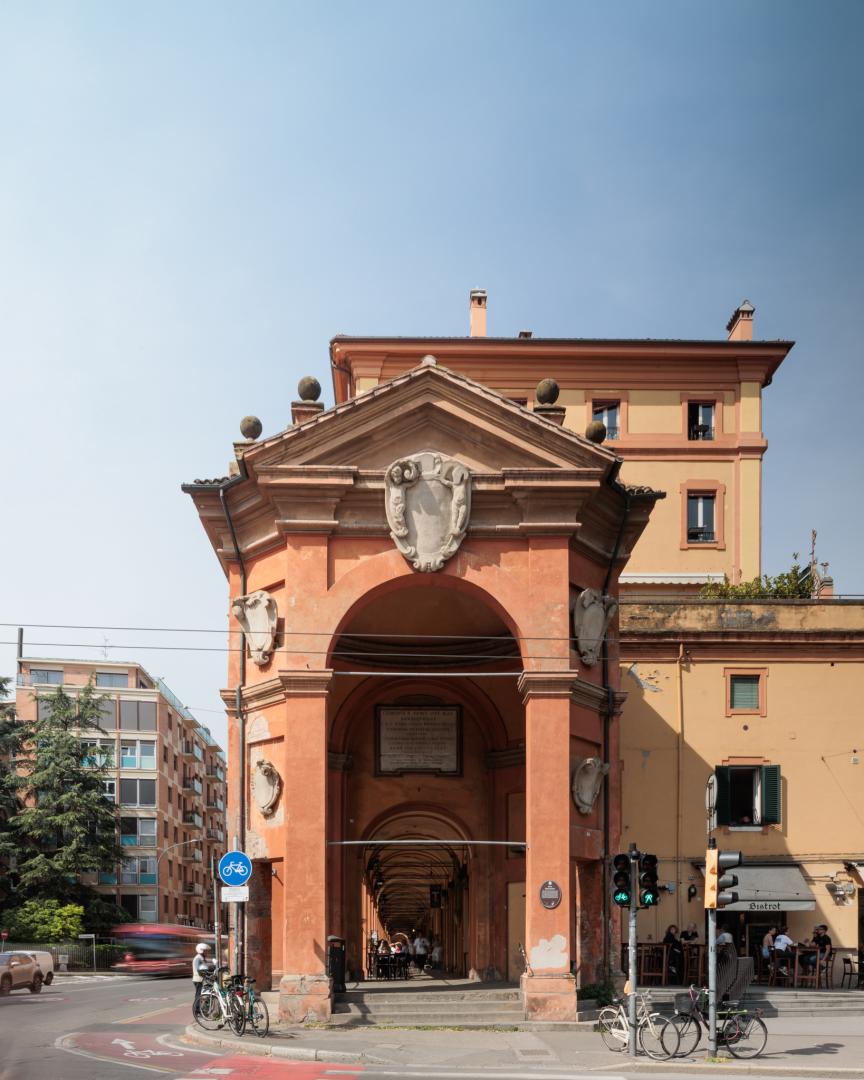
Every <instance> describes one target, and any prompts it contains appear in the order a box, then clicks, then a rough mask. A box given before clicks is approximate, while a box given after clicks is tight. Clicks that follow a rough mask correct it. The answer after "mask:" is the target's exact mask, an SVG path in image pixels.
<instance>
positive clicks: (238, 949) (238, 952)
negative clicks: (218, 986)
mask: <svg viewBox="0 0 864 1080" xmlns="http://www.w3.org/2000/svg"><path fill="white" fill-rule="evenodd" d="M234 847H235V849H236V848H239V847H240V838H239V837H237V836H235V837H234ZM232 907H233V908H234V974H235V975H239V974H240V971H241V966H240V965H241V958H242V955H243V949H242V943H241V941H240V918H241V916H240V912H241V910H242V909H241V907H240V905H239V904H233V905H232Z"/></svg>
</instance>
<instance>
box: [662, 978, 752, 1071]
mask: <svg viewBox="0 0 864 1080" xmlns="http://www.w3.org/2000/svg"><path fill="white" fill-rule="evenodd" d="M675 1010H676V1012H675V1016H674V1017H673V1018H672V1023H673V1024H674V1025H675V1027H676V1029H677V1031H678V1036H679V1042H678V1054H677V1056H678V1057H686V1056H687V1055H688V1054H692V1053H693V1052H694V1051H695V1050H696V1048H697V1047H698V1045H699V1042H700V1040H701V1038H702V1026H703V1025H704V1027H705V1031H706V1032H707V1031H708V1018H707V1016H706V1013H707V1010H708V991H707V989H706V988H704V987H701V988H700V987H696V986H691V987H690V989H689V991H688V992H687V993H686V994H676V995H675ZM767 1043H768V1029H767V1028H766V1027H765V1021H764V1020H763V1019H762V1010H761V1009H755V1010H754V1011H753V1012H750V1011H749V1010H748V1009H742V1008H740V1007H739V1006H736V1005H733V1004H731V1003H728V1002H724V1003H721V1004H720V1005H718V1007H717V1045H718V1046H725V1047H726V1049H727V1050H728V1051H729V1053H730V1054H731V1055H732V1057H737V1058H753V1057H758V1056H759V1055H760V1054H761V1053H762V1052H763V1050H764V1049H765V1047H766V1045H767Z"/></svg>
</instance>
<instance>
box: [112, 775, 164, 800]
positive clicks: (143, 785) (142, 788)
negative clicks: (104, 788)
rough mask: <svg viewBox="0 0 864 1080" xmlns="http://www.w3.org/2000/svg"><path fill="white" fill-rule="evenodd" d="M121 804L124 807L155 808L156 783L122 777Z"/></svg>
mask: <svg viewBox="0 0 864 1080" xmlns="http://www.w3.org/2000/svg"><path fill="white" fill-rule="evenodd" d="M120 802H121V804H122V805H123V806H155V805H156V781H155V780H138V779H137V778H132V777H127V776H122V777H121V778H120Z"/></svg>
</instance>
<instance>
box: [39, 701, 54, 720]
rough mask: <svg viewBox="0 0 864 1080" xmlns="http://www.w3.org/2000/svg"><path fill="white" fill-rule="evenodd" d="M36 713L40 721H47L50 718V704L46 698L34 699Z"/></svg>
mask: <svg viewBox="0 0 864 1080" xmlns="http://www.w3.org/2000/svg"><path fill="white" fill-rule="evenodd" d="M36 712H37V714H38V716H39V719H40V720H48V719H49V717H50V716H51V702H50V700H49V699H48V698H44V697H40V698H37V699H36Z"/></svg>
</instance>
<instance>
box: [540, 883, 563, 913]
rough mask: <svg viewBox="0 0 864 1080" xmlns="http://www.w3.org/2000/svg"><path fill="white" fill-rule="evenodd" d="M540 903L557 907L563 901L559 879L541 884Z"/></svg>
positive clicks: (544, 905) (549, 906)
mask: <svg viewBox="0 0 864 1080" xmlns="http://www.w3.org/2000/svg"><path fill="white" fill-rule="evenodd" d="M540 903H541V904H542V905H543V907H545V908H556V907H558V905H559V904H560V903H561V886H560V885H559V884H558V882H557V881H544V882H543V884H542V885H541V886H540Z"/></svg>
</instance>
